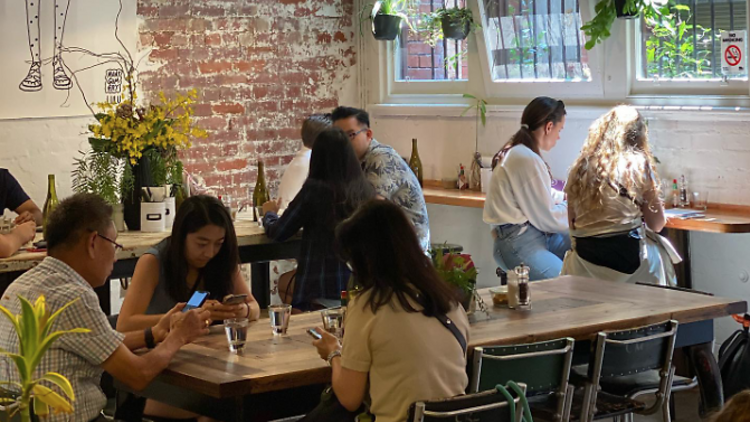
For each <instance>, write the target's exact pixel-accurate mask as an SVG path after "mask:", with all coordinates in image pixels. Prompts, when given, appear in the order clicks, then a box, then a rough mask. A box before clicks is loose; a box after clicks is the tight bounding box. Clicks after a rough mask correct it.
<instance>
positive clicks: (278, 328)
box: [268, 303, 292, 336]
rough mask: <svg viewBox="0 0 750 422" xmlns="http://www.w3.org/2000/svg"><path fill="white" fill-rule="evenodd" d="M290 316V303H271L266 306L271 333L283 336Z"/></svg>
mask: <svg viewBox="0 0 750 422" xmlns="http://www.w3.org/2000/svg"><path fill="white" fill-rule="evenodd" d="M291 316H292V305H287V304H285V303H282V304H279V305H271V306H269V307H268V318H269V319H270V320H271V329H272V330H273V335H275V336H283V335H284V334H286V329H287V328H288V327H289V319H290V318H291Z"/></svg>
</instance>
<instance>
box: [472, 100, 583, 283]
mask: <svg viewBox="0 0 750 422" xmlns="http://www.w3.org/2000/svg"><path fill="white" fill-rule="evenodd" d="M564 126H565V104H563V102H562V101H559V100H555V99H553V98H549V97H537V98H535V99H534V100H533V101H531V102H530V103H529V104H528V105H527V106H526V108H525V109H524V111H523V115H522V116H521V128H520V129H519V130H518V131H517V132H516V133H515V134H514V135H513V137H511V138H510V141H508V143H507V144H505V146H504V147H503V148H502V149H501V150H500V151H499V152H498V153H497V154H496V155H495V158H494V159H493V163H492V167H493V170H492V179H491V181H490V186H489V189H488V190H487V200H486V202H485V204H484V222H485V223H487V224H490V225H491V226H492V237H493V238H494V239H495V245H494V257H495V261H496V262H497V264H498V265H499V266H500V267H501V268H503V269H505V270H507V269H509V268H513V267H515V266H517V265H519V264H521V263H524V264H526V265H528V266H529V267H530V269H531V271H530V273H529V278H530V279H531V280H541V279H545V278H552V277H556V276H558V275H560V270H561V269H562V259H563V257H564V256H565V252H566V251H568V250H569V249H570V238H569V236H568V207H567V204H566V203H565V202H564V193H563V192H560V191H557V190H554V189H552V177H551V173H550V169H549V166H548V165H547V163H546V162H545V161H544V159H543V158H542V156H541V151H549V150H551V149H552V148H554V146H555V144H557V141H558V140H559V139H560V131H562V129H563V127H564Z"/></svg>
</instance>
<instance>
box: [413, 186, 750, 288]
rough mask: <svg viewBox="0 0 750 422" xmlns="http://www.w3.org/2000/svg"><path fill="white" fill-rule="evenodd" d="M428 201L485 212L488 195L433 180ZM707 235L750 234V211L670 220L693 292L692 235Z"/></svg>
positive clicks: (684, 280) (733, 208)
mask: <svg viewBox="0 0 750 422" xmlns="http://www.w3.org/2000/svg"><path fill="white" fill-rule="evenodd" d="M423 191H424V197H425V201H426V202H427V203H428V204H440V205H453V206H460V207H471V208H484V201H485V194H483V193H481V192H476V191H469V190H458V189H445V188H442V187H440V185H439V183H438V182H436V181H432V180H427V181H425V188H424V190H423ZM691 231H697V232H707V233H750V207H748V206H742V205H727V204H715V205H709V208H708V210H706V212H705V217H702V218H677V217H675V218H669V219H668V220H667V225H666V227H665V231H664V232H663V233H662V234H663V235H665V236H666V237H668V238H669V239H670V240H671V241H672V244H673V245H674V246H675V247H676V248H677V250H678V252H680V255H681V256H682V258H683V262H682V263H681V264H678V265H676V266H675V270H676V273H677V279H678V280H679V282H680V285H681V286H683V287H687V288H692V285H693V282H692V272H691V271H690V237H689V232H691Z"/></svg>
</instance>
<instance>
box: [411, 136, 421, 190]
mask: <svg viewBox="0 0 750 422" xmlns="http://www.w3.org/2000/svg"><path fill="white" fill-rule="evenodd" d="M409 168H411V171H413V172H414V175H415V176H417V181H419V186H423V185H422V183H423V182H422V176H423V175H424V173H423V170H422V160H420V159H419V151H417V138H412V140H411V157H410V158H409Z"/></svg>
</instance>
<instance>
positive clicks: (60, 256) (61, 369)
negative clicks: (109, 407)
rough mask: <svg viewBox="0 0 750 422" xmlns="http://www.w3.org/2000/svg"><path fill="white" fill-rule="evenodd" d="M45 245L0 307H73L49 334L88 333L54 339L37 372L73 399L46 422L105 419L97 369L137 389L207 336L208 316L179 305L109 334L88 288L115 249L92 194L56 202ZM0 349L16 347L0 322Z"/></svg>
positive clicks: (98, 281) (104, 212)
mask: <svg viewBox="0 0 750 422" xmlns="http://www.w3.org/2000/svg"><path fill="white" fill-rule="evenodd" d="M47 248H48V256H47V257H46V258H45V259H44V260H43V261H42V262H41V263H40V264H39V265H37V266H36V267H34V268H33V269H31V270H29V271H28V272H26V273H24V274H23V275H22V276H20V277H19V278H18V279H16V280H15V281H14V282H13V283H11V285H10V286H9V287H8V290H7V291H6V292H5V295H3V297H2V299H0V305H2V306H4V307H6V308H7V309H8V310H9V311H10V312H11V313H13V314H16V315H17V314H20V313H21V305H20V301H19V299H18V297H19V296H22V297H24V298H26V299H28V300H30V301H31V302H34V301H36V299H37V298H38V297H39V296H41V295H44V297H45V301H46V304H47V309H49V310H50V311H52V312H54V311H56V310H58V309H60V308H62V307H63V306H64V305H65V304H67V303H70V302H73V304H72V305H71V306H70V307H68V308H67V309H66V310H65V311H64V312H63V313H62V314H61V315H60V317H59V318H58V319H57V320H56V322H55V323H54V327H52V330H53V331H58V330H70V329H73V328H86V329H88V330H90V332H88V333H85V334H66V335H64V336H62V337H60V338H59V339H58V340H57V341H55V342H54V343H53V344H52V347H51V348H50V349H49V350H48V351H47V353H46V354H45V355H44V357H42V360H41V362H40V363H39V366H38V367H37V371H38V372H39V373H41V374H43V373H46V372H49V371H52V372H57V373H60V374H62V375H63V376H65V377H66V378H68V380H69V381H70V383H71V384H72V386H73V391H74V393H75V398H76V400H75V402H74V403H73V406H74V413H73V414H72V415H66V414H50V416H48V417H47V418H45V420H46V421H47V422H58V421H68V420H71V421H84V422H85V421H95V420H104V419H103V416H101V414H100V412H101V410H102V409H103V408H104V405H105V404H106V397H105V396H104V393H103V392H102V390H101V388H100V386H99V381H100V379H101V376H102V370H104V371H107V372H109V373H110V374H111V375H112V376H113V377H115V378H117V379H118V380H120V381H121V382H122V383H124V384H126V385H128V386H129V387H131V388H133V389H136V390H141V389H143V388H145V387H146V386H147V385H148V384H149V383H150V382H151V380H152V379H154V377H156V375H158V374H159V373H160V372H161V371H162V370H163V369H164V368H166V367H167V365H168V364H169V361H170V360H171V359H172V357H173V356H174V354H175V353H176V352H177V350H179V348H180V347H182V346H183V345H184V344H187V343H190V342H191V341H193V340H194V339H196V338H197V337H198V336H200V335H203V334H205V333H207V332H208V324H209V323H210V320H209V319H208V318H209V315H208V311H204V310H201V309H194V310H191V311H189V312H186V313H181V312H179V311H180V310H181V309H182V308H183V307H184V305H185V304H184V303H182V304H178V305H177V306H175V308H173V309H172V310H171V311H170V312H169V313H168V314H166V315H165V316H164V317H162V318H161V320H160V321H159V322H158V324H156V325H155V326H154V327H151V328H148V329H146V330H144V331H137V332H129V333H118V332H116V331H115V330H114V329H112V327H111V325H110V323H109V321H108V320H107V316H106V315H104V313H103V312H102V310H101V307H100V306H99V301H98V299H97V296H96V293H94V288H95V287H99V286H101V285H103V284H104V283H106V282H107V278H108V277H109V275H110V273H111V272H112V268H113V266H114V263H115V261H116V260H117V258H116V253H117V250H118V249H121V248H122V246H121V245H120V244H118V243H117V231H116V230H115V226H114V224H113V223H112V207H110V206H109V205H107V203H106V202H104V200H103V199H101V198H100V197H99V196H97V195H93V194H77V195H74V196H72V197H70V198H67V199H65V200H64V201H62V202H61V203H60V204H59V205H58V207H57V208H56V209H55V211H54V212H53V213H52V214H51V215H50V216H49V220H48V222H47ZM157 343H158V344H159V345H158V346H157V345H156V344H157ZM144 347H148V348H153V349H154V350H152V351H150V352H149V353H146V354H143V355H135V354H133V352H132V350H136V349H141V348H144ZM0 348H2V349H4V350H7V351H8V352H10V353H17V352H18V350H19V345H18V337H17V335H16V333H15V330H14V329H13V327H12V325H11V322H10V321H9V320H8V319H7V318H0ZM0 374H2V375H0V377H2V379H3V380H7V381H10V382H11V383H10V384H9V386H12V385H13V383H14V382H18V381H19V375H18V372H17V371H16V368H15V365H14V363H13V361H12V360H11V359H10V358H8V357H7V356H0ZM6 388H7V387H6Z"/></svg>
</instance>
